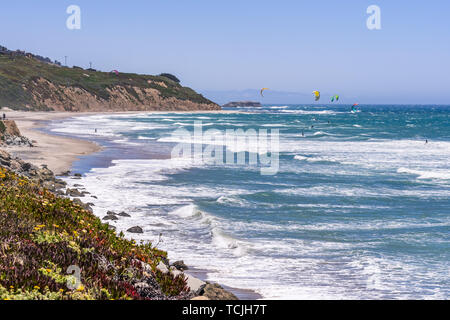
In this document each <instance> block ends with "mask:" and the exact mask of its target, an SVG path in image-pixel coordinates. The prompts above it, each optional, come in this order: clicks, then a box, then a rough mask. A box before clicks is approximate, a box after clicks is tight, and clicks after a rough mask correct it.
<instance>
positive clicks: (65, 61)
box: [64, 56, 67, 67]
mask: <svg viewBox="0 0 450 320" xmlns="http://www.w3.org/2000/svg"><path fill="white" fill-rule="evenodd" d="M64 64H65V65H66V67H67V56H64Z"/></svg>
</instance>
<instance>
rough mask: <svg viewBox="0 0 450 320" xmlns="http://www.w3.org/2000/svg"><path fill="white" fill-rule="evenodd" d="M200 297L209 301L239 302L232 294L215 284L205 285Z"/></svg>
mask: <svg viewBox="0 0 450 320" xmlns="http://www.w3.org/2000/svg"><path fill="white" fill-rule="evenodd" d="M200 295H201V296H203V297H207V298H208V299H210V300H239V299H238V298H237V297H236V296H235V295H234V294H232V293H231V292H228V291H226V290H225V289H224V288H222V287H221V286H220V285H219V284H217V283H208V284H206V286H205V287H204V288H203V289H202V290H201V292H200Z"/></svg>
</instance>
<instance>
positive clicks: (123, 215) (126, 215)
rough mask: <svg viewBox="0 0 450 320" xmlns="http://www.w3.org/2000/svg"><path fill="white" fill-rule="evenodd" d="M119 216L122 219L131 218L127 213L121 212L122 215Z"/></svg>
mask: <svg viewBox="0 0 450 320" xmlns="http://www.w3.org/2000/svg"><path fill="white" fill-rule="evenodd" d="M119 216H121V217H127V218H129V217H131V216H130V215H129V214H128V213H126V212H123V211H122V212H121V213H119Z"/></svg>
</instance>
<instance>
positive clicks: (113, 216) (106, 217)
mask: <svg viewBox="0 0 450 320" xmlns="http://www.w3.org/2000/svg"><path fill="white" fill-rule="evenodd" d="M102 220H104V221H107V220H112V221H116V220H119V218H117V217H116V216H115V215H112V214H110V215H107V216H104V217H103V219H102Z"/></svg>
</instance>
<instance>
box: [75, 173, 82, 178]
mask: <svg viewBox="0 0 450 320" xmlns="http://www.w3.org/2000/svg"><path fill="white" fill-rule="evenodd" d="M73 176H74V177H77V178H81V173H74V174H73Z"/></svg>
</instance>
